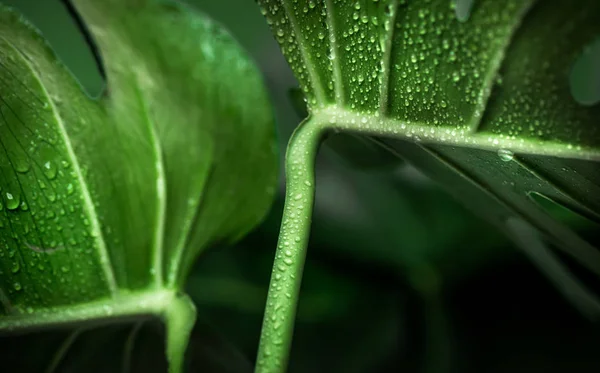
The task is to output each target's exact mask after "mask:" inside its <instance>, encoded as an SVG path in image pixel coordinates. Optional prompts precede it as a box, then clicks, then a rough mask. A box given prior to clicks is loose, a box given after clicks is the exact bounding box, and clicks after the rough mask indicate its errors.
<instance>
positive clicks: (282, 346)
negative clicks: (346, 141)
mask: <svg viewBox="0 0 600 373" xmlns="http://www.w3.org/2000/svg"><path fill="white" fill-rule="evenodd" d="M325 128H326V127H325V126H324V125H322V122H317V121H315V120H314V119H311V118H308V119H307V120H305V121H304V122H303V123H302V124H301V125H300V126H299V127H298V128H297V129H296V131H295V132H294V134H293V135H292V137H291V138H290V141H289V144H288V148H287V152H286V161H285V171H286V185H287V187H286V188H287V190H286V197H285V207H284V211H283V219H282V222H281V229H280V231H279V242H278V244H277V252H276V254H275V261H274V263H273V272H272V273H271V282H270V285H269V294H268V297H267V304H266V308H265V315H264V319H263V325H262V331H261V337H260V345H259V349H258V357H257V365H256V370H255V372H256V373H278V372H285V370H286V367H287V362H288V357H289V351H290V347H291V343H292V336H293V333H294V319H295V316H296V308H297V304H298V296H299V292H300V283H301V280H302V270H303V269H304V260H305V257H306V248H307V246H308V239H309V235H310V224H311V220H312V210H313V203H314V195H315V172H314V164H315V158H316V155H317V151H318V148H319V145H320V143H321V140H322V138H323V134H324V129H325Z"/></svg>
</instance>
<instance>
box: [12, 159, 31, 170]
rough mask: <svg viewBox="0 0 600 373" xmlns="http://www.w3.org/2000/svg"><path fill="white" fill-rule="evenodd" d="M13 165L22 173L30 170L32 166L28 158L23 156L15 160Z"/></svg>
mask: <svg viewBox="0 0 600 373" xmlns="http://www.w3.org/2000/svg"><path fill="white" fill-rule="evenodd" d="M13 166H14V168H15V171H17V172H19V173H22V174H24V173H27V171H29V169H30V168H31V166H30V165H29V162H28V161H27V159H25V158H21V157H18V158H16V159H15V160H14V161H13Z"/></svg>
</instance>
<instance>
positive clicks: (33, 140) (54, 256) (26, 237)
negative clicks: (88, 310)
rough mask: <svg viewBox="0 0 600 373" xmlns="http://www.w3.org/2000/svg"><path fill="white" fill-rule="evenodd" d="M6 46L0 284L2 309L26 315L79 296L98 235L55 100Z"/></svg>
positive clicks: (0, 125)
mask: <svg viewBox="0 0 600 373" xmlns="http://www.w3.org/2000/svg"><path fill="white" fill-rule="evenodd" d="M10 50H11V49H8V48H6V46H5V45H0V51H2V53H0V63H1V64H2V66H3V68H2V69H0V79H1V80H2V81H3V82H5V85H4V86H3V87H2V89H1V91H0V95H1V97H2V100H1V101H0V110H1V111H2V116H1V117H0V138H1V141H0V288H2V291H3V296H2V297H1V298H2V305H3V307H2V308H4V311H5V312H6V313H11V312H14V311H15V310H17V311H19V312H26V313H31V312H33V309H34V308H37V307H38V306H46V305H52V304H56V303H57V302H58V303H64V302H65V301H68V300H70V299H77V298H80V297H85V296H86V293H88V292H89V291H90V287H89V284H88V283H87V282H88V278H87V277H86V276H88V274H87V271H84V268H85V267H88V266H92V267H95V266H96V264H95V263H94V261H93V260H92V259H93V253H92V249H91V248H92V247H93V236H94V235H96V234H97V233H96V232H94V231H93V229H91V227H90V225H89V221H87V216H86V215H85V213H84V211H83V208H82V200H81V197H80V191H79V183H78V179H77V177H76V175H75V170H74V169H73V166H72V162H71V160H70V159H69V158H68V156H67V151H66V150H65V147H64V142H63V139H62V134H61V130H60V128H59V126H58V123H57V120H56V117H55V115H56V112H55V111H56V110H57V107H60V105H62V101H61V99H60V98H59V97H56V96H52V95H50V96H47V95H46V94H45V92H44V91H43V89H41V88H40V82H39V81H38V80H37V78H36V77H35V75H34V74H33V73H32V72H31V70H30V69H29V67H28V64H27V63H29V62H30V61H29V60H28V57H26V56H17V55H14V54H11V53H10ZM7 51H8V52H7ZM26 61H27V62H26ZM15 77H19V79H16V78H15ZM24 87H27V88H28V89H24ZM84 273H85V275H84Z"/></svg>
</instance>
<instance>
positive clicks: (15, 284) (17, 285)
mask: <svg viewBox="0 0 600 373" xmlns="http://www.w3.org/2000/svg"><path fill="white" fill-rule="evenodd" d="M13 288H14V289H15V290H16V291H21V289H23V287H22V286H21V283H20V282H17V281H15V283H14V284H13Z"/></svg>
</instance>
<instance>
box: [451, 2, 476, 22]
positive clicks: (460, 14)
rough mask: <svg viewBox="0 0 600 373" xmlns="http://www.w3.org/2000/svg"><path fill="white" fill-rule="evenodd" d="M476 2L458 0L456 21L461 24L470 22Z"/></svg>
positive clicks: (455, 9)
mask: <svg viewBox="0 0 600 373" xmlns="http://www.w3.org/2000/svg"><path fill="white" fill-rule="evenodd" d="M473 2H474V0H456V4H455V7H454V11H455V14H456V19H458V20H459V21H460V22H466V21H468V20H469V16H470V15H471V9H472V8H473Z"/></svg>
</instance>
